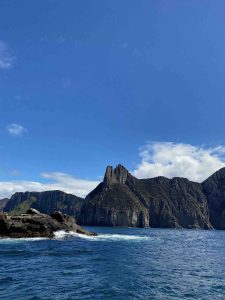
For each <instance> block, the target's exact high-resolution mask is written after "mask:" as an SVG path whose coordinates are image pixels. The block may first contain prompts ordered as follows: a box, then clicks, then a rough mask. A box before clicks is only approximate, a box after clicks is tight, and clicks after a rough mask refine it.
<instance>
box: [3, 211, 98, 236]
mask: <svg viewBox="0 0 225 300" xmlns="http://www.w3.org/2000/svg"><path fill="white" fill-rule="evenodd" d="M58 230H65V231H67V232H69V231H73V232H77V233H81V234H86V235H95V234H94V233H92V232H89V231H87V230H85V229H84V228H82V227H80V226H78V225H77V224H76V222H75V220H74V218H73V217H71V216H68V215H65V214H62V213H61V212H54V213H52V214H51V216H49V215H46V214H42V213H40V212H39V211H37V210H36V209H29V210H28V211H27V213H26V214H21V215H14V216H9V215H8V214H7V213H1V214H0V236H2V237H11V238H24V237H29V238H30V237H48V238H52V237H54V232H56V231H58Z"/></svg>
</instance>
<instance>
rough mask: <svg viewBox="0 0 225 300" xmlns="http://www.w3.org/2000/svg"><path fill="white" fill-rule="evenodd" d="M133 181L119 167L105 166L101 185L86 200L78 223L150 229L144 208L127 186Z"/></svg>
mask: <svg viewBox="0 0 225 300" xmlns="http://www.w3.org/2000/svg"><path fill="white" fill-rule="evenodd" d="M135 180H136V179H135V178H134V177H133V176H132V175H131V174H130V173H129V172H128V171H127V170H126V169H125V168H124V167H123V166H121V165H118V167H117V168H115V169H114V170H113V168H112V167H111V166H108V167H107V169H106V172H105V177H104V180H103V182H101V183H100V184H99V185H98V186H97V187H96V188H95V189H94V190H93V191H92V192H91V193H90V194H89V195H88V196H87V197H86V199H85V201H84V204H83V206H82V208H81V211H80V214H79V216H78V222H79V224H85V225H100V226H102V225H104V226H130V227H145V226H149V213H148V209H147V207H146V206H145V205H144V204H143V203H142V202H141V201H140V200H139V198H138V196H136V195H135V194H134V193H133V192H132V191H131V189H130V188H129V183H131V182H133V181H135Z"/></svg>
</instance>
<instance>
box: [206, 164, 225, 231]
mask: <svg viewBox="0 0 225 300" xmlns="http://www.w3.org/2000/svg"><path fill="white" fill-rule="evenodd" d="M202 186H203V191H204V193H205V194H206V195H207V200H208V207H209V215H210V222H211V224H212V226H213V227H214V228H215V229H225V168H222V169H220V170H219V171H217V172H216V173H214V174H213V175H212V176H210V177H209V178H208V179H206V180H205V181H204V182H203V183H202Z"/></svg>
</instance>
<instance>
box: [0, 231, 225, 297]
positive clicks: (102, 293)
mask: <svg viewBox="0 0 225 300" xmlns="http://www.w3.org/2000/svg"><path fill="white" fill-rule="evenodd" d="M88 229H89V230H92V231H95V232H97V233H98V236H97V237H86V236H81V235H78V234H66V233H65V232H58V233H56V237H55V239H52V240H49V239H38V238H37V239H0V299H1V300H3V299H9V300H13V299H16V300H18V299H23V300H26V299H32V300H42V299H68V300H69V299H110V300H111V299H168V300H170V299H179V300H180V299H210V300H211V299H225V231H215V230H212V231H206V230H174V229H149V228H146V229H141V228H105V227H101V228H100V227H95V228H91V227H88Z"/></svg>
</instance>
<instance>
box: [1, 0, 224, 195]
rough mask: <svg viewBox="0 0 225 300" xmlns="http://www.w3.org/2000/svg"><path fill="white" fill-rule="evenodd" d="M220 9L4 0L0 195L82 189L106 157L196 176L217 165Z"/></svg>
mask: <svg viewBox="0 0 225 300" xmlns="http://www.w3.org/2000/svg"><path fill="white" fill-rule="evenodd" d="M224 11H225V3H224V1H222V0H221V1H220V0H218V1H207V0H204V1H203V0H202V1H194V0H193V1H191V0H188V1H176V0H172V1H167V0H165V1H160V0H155V1H148V0H123V1H119V0H113V1H109V0H98V1H92V0H76V1H73V0H67V1H56V0H39V1H29V0H21V1H16V0H0V180H1V182H0V188H1V189H2V190H4V191H5V192H4V193H2V195H8V194H10V193H12V192H14V191H15V190H16V189H17V190H24V189H28V188H31V189H41V190H43V189H45V188H55V187H60V188H62V189H64V190H66V191H70V192H74V193H78V194H81V195H84V194H85V192H86V191H88V188H86V185H87V186H90V187H91V188H92V187H93V186H94V185H95V184H96V183H97V181H99V180H100V176H102V175H103V172H104V169H105V166H106V165H108V164H112V165H116V164H117V163H122V164H124V165H125V166H126V167H127V168H128V169H129V170H131V171H133V172H134V174H136V175H137V176H138V177H150V176H156V175H166V176H168V177H171V176H175V175H180V176H186V177H188V178H190V179H194V180H199V181H200V180H202V179H203V178H204V176H205V177H206V176H208V175H209V172H211V171H214V170H216V169H217V168H218V167H221V166H223V165H224V159H223V156H224V146H223V145H224V128H225V118H224V111H225V101H224V95H225V84H224V82H225V18H224ZM168 142H171V143H172V144H169V143H168ZM182 147H183V148H182ZM146 151H147V152H146ZM165 151H166V152H165ZM174 151H175V152H174ZM143 153H145V154H144V156H143ZM146 153H147V154H146ZM162 153H164V154H163V155H165V157H166V159H165V158H162V156H163V155H162ZM163 157H164V156H163ZM168 157H170V159H169V158H168ZM203 158H204V159H203ZM177 164H179V167H177ZM171 165H172V166H173V170H172V171H171V170H170V167H171ZM169 166H170V167H169ZM193 168H194V171H195V173H193V171H192V170H193ZM187 169H188V170H190V171H189V172H187V171H186V170H187ZM143 170H144V171H143ZM168 170H169V171H168ZM178 172H179V174H177V173H178ZM200 172H202V173H201V174H202V175H199V176H197V175H196V176H195V174H200ZM159 173H160V174H159ZM60 174H61V175H60ZM62 177H63V179H62ZM70 180H71V184H70V186H69V187H66V184H67V183H68V182H70ZM74 180H75V181H76V182H75V181H74ZM79 180H81V181H79ZM54 183H57V184H59V185H54ZM32 184H34V185H32ZM43 184H46V185H44V186H43ZM47 184H48V185H47ZM51 184H52V185H51ZM80 185H81V186H82V187H84V188H83V190H82V192H80V191H79V186H80ZM74 186H76V188H74ZM89 190H90V188H89ZM0 195H1V193H0Z"/></svg>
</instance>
